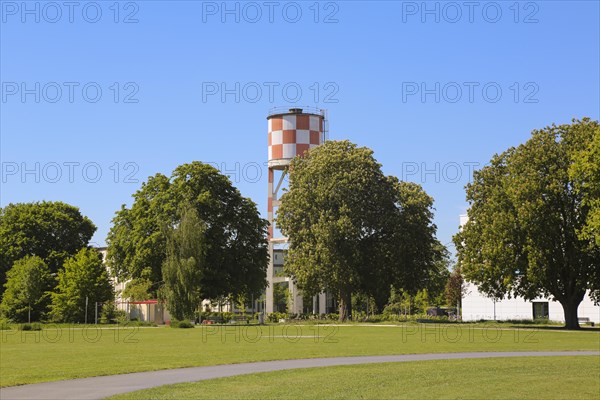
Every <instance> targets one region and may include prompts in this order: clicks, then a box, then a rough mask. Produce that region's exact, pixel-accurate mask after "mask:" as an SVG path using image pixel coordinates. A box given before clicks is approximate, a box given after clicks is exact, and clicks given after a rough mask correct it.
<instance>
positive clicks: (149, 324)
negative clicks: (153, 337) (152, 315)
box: [120, 320, 158, 326]
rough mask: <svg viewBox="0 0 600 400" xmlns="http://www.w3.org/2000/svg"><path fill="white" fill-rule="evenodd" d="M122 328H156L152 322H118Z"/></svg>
mask: <svg viewBox="0 0 600 400" xmlns="http://www.w3.org/2000/svg"><path fill="white" fill-rule="evenodd" d="M120 323H121V324H122V325H124V326H158V325H156V323H154V322H152V321H137V320H136V321H124V322H120Z"/></svg>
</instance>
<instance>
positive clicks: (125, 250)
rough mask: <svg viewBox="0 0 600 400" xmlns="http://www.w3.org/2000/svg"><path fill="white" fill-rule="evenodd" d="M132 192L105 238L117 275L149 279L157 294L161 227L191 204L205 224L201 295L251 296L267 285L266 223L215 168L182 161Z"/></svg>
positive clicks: (163, 248) (163, 246) (163, 251)
mask: <svg viewBox="0 0 600 400" xmlns="http://www.w3.org/2000/svg"><path fill="white" fill-rule="evenodd" d="M133 197H134V202H133V205H132V206H131V208H126V207H125V206H123V207H122V208H121V210H119V211H118V212H117V215H116V216H115V218H114V219H113V226H112V228H111V230H110V232H109V235H108V238H107V243H108V264H109V266H110V268H111V270H112V271H113V273H114V274H115V275H116V276H118V277H119V278H120V279H131V278H133V279H135V278H144V279H149V280H150V281H151V282H152V287H151V292H152V293H151V294H153V295H155V294H156V293H157V290H158V288H159V287H161V285H162V284H163V271H162V266H163V264H164V262H165V260H166V257H167V232H168V230H165V229H163V227H164V226H177V225H178V224H179V222H180V221H179V219H180V217H181V215H180V214H179V213H178V211H179V210H181V208H182V207H184V206H187V205H191V207H193V208H194V209H195V210H196V212H197V214H198V217H199V218H200V220H202V221H203V222H204V224H205V231H204V240H205V243H206V255H205V257H206V268H204V270H203V276H202V284H201V285H200V288H201V296H202V298H207V299H215V298H218V297H220V296H224V297H236V296H238V295H240V294H245V295H247V296H248V297H251V295H258V294H260V293H261V292H262V290H263V289H264V288H265V286H266V268H267V261H268V252H267V239H266V232H267V225H268V222H267V221H266V220H264V219H262V218H260V215H259V213H258V210H257V208H256V204H255V203H254V202H252V201H251V200H250V199H247V198H245V197H242V195H241V194H240V192H239V191H238V190H237V189H236V188H234V187H233V185H232V184H231V181H230V180H229V178H227V177H226V176H225V175H223V174H221V173H220V172H219V171H218V170H217V169H215V168H214V167H212V166H209V165H206V164H203V163H200V162H193V163H190V164H184V165H181V166H179V167H177V168H176V169H175V171H173V174H172V175H171V178H167V177H166V176H164V175H161V174H157V175H155V176H153V177H151V178H149V179H148V182H146V183H144V184H143V185H142V188H141V189H140V190H138V191H137V192H136V193H135V194H134V196H133Z"/></svg>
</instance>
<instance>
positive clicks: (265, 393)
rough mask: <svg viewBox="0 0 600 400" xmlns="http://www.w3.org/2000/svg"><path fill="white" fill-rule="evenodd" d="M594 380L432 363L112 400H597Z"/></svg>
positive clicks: (538, 369)
mask: <svg viewBox="0 0 600 400" xmlns="http://www.w3.org/2000/svg"><path fill="white" fill-rule="evenodd" d="M599 378H600V358H599V357H596V356H577V357H523V358H503V359H502V358H501V359H472V360H438V361H417V362H402V363H385V364H363V365H352V366H341V367H327V368H310V369H297V370H287V371H278V372H266V373H260V374H251V375H241V376H236V377H231V378H221V379H213V380H208V381H202V382H196V383H184V384H177V385H167V386H161V387H158V388H155V389H147V390H141V391H137V392H131V393H127V394H124V395H119V396H114V397H110V399H111V400H129V399H215V400H216V399H219V400H220V399H260V400H262V399H272V398H277V399H294V400H296V399H432V398H435V399H484V398H485V399H502V400H504V399H515V398H518V399H535V400H539V399H561V400H563V399H598V398H600V379H599Z"/></svg>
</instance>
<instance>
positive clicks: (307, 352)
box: [0, 324, 600, 386]
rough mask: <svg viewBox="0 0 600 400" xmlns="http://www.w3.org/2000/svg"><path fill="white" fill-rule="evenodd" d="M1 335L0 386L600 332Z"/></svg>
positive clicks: (559, 340) (92, 331)
mask: <svg viewBox="0 0 600 400" xmlns="http://www.w3.org/2000/svg"><path fill="white" fill-rule="evenodd" d="M0 335H1V339H0V386H13V385H20V384H26V383H35V382H44V381H53V380H61V379H72V378H81V377H89V376H98V375H112V374H121V373H127V372H138V371H149V370H158V369H167V368H178V367H191V366H202V365H215V364H230V363H240V362H252V361H267V360H277V359H293V358H313V357H332V356H361V355H382V354H411V353H433V352H460V351H510V350H514V351H536V350H598V349H599V348H600V333H599V332H598V331H582V332H567V331H562V330H553V329H543V328H539V329H538V328H527V329H518V330H516V329H507V328H506V327H503V328H499V327H493V326H486V327H483V328H482V327H478V326H476V325H439V324H412V325H406V326H391V327H390V326H357V325H346V326H331V325H329V326H314V325H313V326H306V325H304V326H302V325H270V326H262V327H258V326H250V327H247V326H227V327H216V326H208V327H197V328H194V329H171V328H165V327H159V328H143V327H141V328H140V327H121V328H118V329H115V328H101V329H96V327H93V326H92V327H87V328H85V329H81V328H67V327H60V328H56V329H52V328H50V327H45V329H44V330H42V331H41V332H40V331H37V332H21V331H15V330H11V331H0Z"/></svg>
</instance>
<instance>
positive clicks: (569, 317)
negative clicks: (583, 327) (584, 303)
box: [561, 301, 581, 329]
mask: <svg viewBox="0 0 600 400" xmlns="http://www.w3.org/2000/svg"><path fill="white" fill-rule="evenodd" d="M579 303H581V301H567V302H566V303H564V304H563V303H561V304H562V306H563V310H564V311H565V328H566V329H580V328H579V318H578V316H577V308H579Z"/></svg>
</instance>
